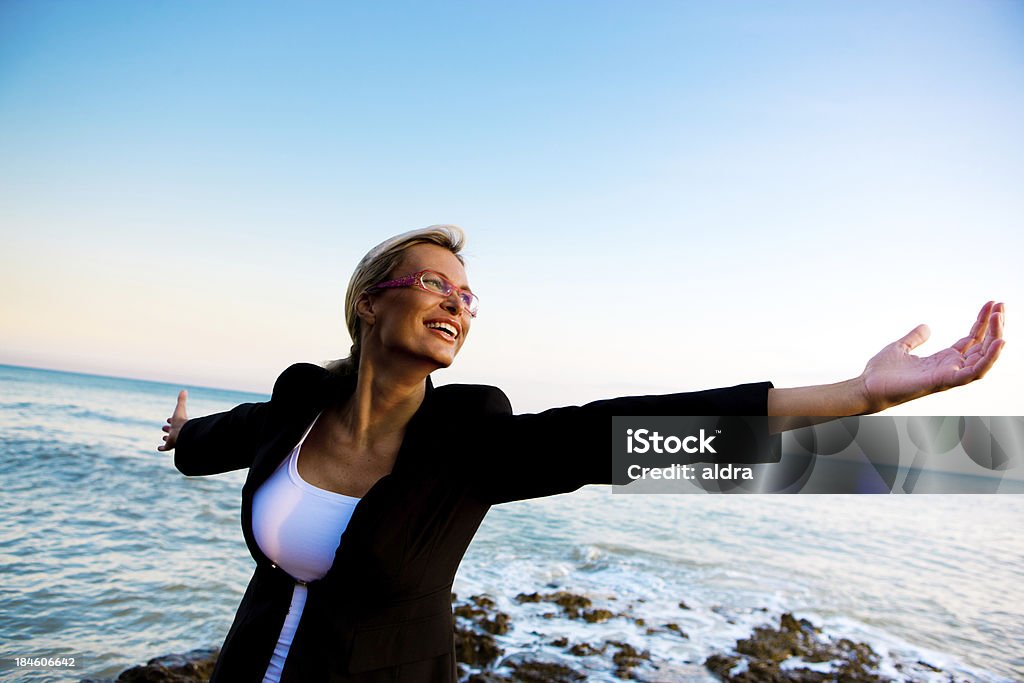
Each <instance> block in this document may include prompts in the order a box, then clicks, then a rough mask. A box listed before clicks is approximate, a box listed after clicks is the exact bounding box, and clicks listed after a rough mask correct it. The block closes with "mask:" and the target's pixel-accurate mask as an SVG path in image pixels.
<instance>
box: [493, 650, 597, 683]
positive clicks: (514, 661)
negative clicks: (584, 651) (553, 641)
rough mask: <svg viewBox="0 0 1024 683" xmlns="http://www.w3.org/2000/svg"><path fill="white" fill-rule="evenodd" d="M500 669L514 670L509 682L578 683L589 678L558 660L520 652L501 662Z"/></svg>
mask: <svg viewBox="0 0 1024 683" xmlns="http://www.w3.org/2000/svg"><path fill="white" fill-rule="evenodd" d="M499 667H508V668H510V669H512V672H513V677H512V678H511V679H509V680H513V681H518V682H520V683H576V682H577V681H585V680H587V677H586V676H585V675H584V674H582V673H580V672H579V671H576V670H575V669H573V668H572V667H571V666H569V665H567V664H565V663H563V662H561V661H559V660H558V659H556V658H553V657H549V656H545V655H540V654H530V653H526V652H520V653H517V654H514V655H510V656H509V657H506V658H505V659H503V660H502V661H501V664H499Z"/></svg>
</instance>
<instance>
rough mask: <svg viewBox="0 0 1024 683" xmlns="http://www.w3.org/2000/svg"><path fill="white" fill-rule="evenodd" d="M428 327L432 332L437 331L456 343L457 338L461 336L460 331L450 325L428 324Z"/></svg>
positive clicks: (441, 323)
mask: <svg viewBox="0 0 1024 683" xmlns="http://www.w3.org/2000/svg"><path fill="white" fill-rule="evenodd" d="M426 326H427V327H428V328H429V329H431V330H437V331H438V332H440V333H441V335H443V336H444V337H445V338H446V339H451V340H452V341H454V340H455V338H456V337H458V336H459V330H458V329H457V328H456V327H455V326H454V325H452V324H450V323H443V322H431V323H426Z"/></svg>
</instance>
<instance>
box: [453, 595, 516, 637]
mask: <svg viewBox="0 0 1024 683" xmlns="http://www.w3.org/2000/svg"><path fill="white" fill-rule="evenodd" d="M469 600H470V602H469V603H461V604H458V605H456V606H455V608H454V610H453V612H454V613H455V616H457V617H462V618H464V619H468V620H470V621H472V622H473V624H475V625H476V626H478V627H479V628H481V629H483V630H484V631H486V632H488V633H491V634H494V635H498V636H500V635H504V634H505V633H508V627H509V624H510V623H511V622H512V620H511V618H510V617H509V616H508V615H507V614H505V613H504V612H499V611H497V609H496V607H497V605H496V603H495V602H494V600H493V599H491V598H490V597H488V596H486V595H474V596H472V597H471V598H470V599H469ZM492 610H493V611H494V614H493V616H491V614H490V613H489V612H490V611H492Z"/></svg>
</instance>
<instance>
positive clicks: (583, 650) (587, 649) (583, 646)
mask: <svg viewBox="0 0 1024 683" xmlns="http://www.w3.org/2000/svg"><path fill="white" fill-rule="evenodd" d="M604 650H605V646H602V647H600V648H597V647H594V646H593V645H591V644H590V643H576V644H575V645H573V646H572V647H570V648H569V650H568V652H569V654H571V655H573V656H575V657H589V656H590V655H599V654H603V653H604Z"/></svg>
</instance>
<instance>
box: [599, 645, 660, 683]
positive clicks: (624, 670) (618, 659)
mask: <svg viewBox="0 0 1024 683" xmlns="http://www.w3.org/2000/svg"><path fill="white" fill-rule="evenodd" d="M605 645H606V646H608V645H611V646H612V647H614V648H617V649H618V652H616V653H615V654H614V655H612V662H613V663H614V664H615V675H616V676H618V677H619V678H623V679H630V678H633V668H634V667H636V666H639V665H640V664H643V663H644V662H647V661H650V659H651V653H650V652H648V651H647V650H643V651H640V650H637V649H636V648H635V647H633V646H632V645H630V644H629V643H624V642H622V641H619V640H609V641H606V642H605Z"/></svg>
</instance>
